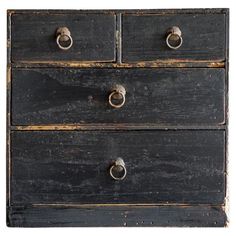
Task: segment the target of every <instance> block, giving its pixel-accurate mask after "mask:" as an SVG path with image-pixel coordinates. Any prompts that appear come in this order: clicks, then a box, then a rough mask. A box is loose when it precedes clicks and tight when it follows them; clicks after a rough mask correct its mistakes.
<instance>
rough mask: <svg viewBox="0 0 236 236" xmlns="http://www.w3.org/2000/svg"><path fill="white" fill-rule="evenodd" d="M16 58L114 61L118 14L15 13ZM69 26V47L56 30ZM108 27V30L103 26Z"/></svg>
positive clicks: (13, 34)
mask: <svg viewBox="0 0 236 236" xmlns="http://www.w3.org/2000/svg"><path fill="white" fill-rule="evenodd" d="M11 19H12V22H11V27H12V32H11V40H12V52H11V53H12V54H11V58H12V61H13V62H17V61H19V60H29V61H32V60H36V61H45V60H55V61H64V60H76V61H81V60H82V61H109V62H112V61H115V54H116V52H115V45H116V41H115V34H116V24H115V22H116V20H115V15H114V14H112V13H110V14H101V13H100V14H78V13H77V14H73V15H70V14H66V13H65V14H45V13H38V14H33V13H31V14H17V13H16V14H15V13H14V14H12V16H11ZM59 27H67V28H68V29H69V30H70V32H71V37H72V38H73V45H72V47H71V48H70V49H69V50H66V51H65V50H61V49H59V47H58V46H57V44H56V31H57V29H58V28H59ZM104 29H105V30H104Z"/></svg>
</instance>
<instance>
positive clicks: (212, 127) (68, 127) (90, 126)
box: [11, 123, 226, 131]
mask: <svg viewBox="0 0 236 236" xmlns="http://www.w3.org/2000/svg"><path fill="white" fill-rule="evenodd" d="M225 128H226V125H218V126H217V125H198V126H196V125H178V126H176V125H158V124H151V123H144V124H119V125H118V124H106V123H98V124H87V125H86V124H85V125H84V124H81V125H74V124H67V125H57V124H49V125H23V126H11V130H21V131H23V130H28V131H37V130H48V131H49V130H51V131H52V130H166V131H168V130H186V129H188V130H225Z"/></svg>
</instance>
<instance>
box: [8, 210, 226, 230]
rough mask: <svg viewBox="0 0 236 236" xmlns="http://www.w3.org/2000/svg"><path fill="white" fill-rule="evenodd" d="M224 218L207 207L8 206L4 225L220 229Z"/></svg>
mask: <svg viewBox="0 0 236 236" xmlns="http://www.w3.org/2000/svg"><path fill="white" fill-rule="evenodd" d="M226 221H227V219H226V215H225V212H224V210H223V209H222V208H221V207H211V206H151V207H145V206H140V207H138V206H136V207H134V206H132V207H129V206H115V207H114V206H113V207H112V206H109V207H81V208H79V207H66V206H64V207H30V208H27V207H9V214H8V226H14V227H58V226H60V227H76V226H96V227H101V226H116V227H117V226H141V227H144V226H146V227H150V226H182V227H184V226H185V227H186V226H187V227H197V226H200V227H222V226H225V224H226Z"/></svg>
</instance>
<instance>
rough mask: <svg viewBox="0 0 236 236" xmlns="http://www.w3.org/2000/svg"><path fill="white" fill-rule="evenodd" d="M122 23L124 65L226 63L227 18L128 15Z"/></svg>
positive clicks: (124, 16) (223, 15) (206, 15)
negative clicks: (176, 28) (129, 63)
mask: <svg viewBox="0 0 236 236" xmlns="http://www.w3.org/2000/svg"><path fill="white" fill-rule="evenodd" d="M122 19H123V21H122V25H123V28H122V55H123V61H124V62H134V61H154V60H164V59H170V60H171V59H175V60H225V50H226V49H225V44H226V39H225V35H226V34H225V24H226V22H225V14H178V15H174V14H166V15H165V14H164V15H155V14H149V15H145V14H144V15H134V14H126V15H123V18H122ZM173 26H177V27H178V28H179V30H180V31H178V30H177V31H175V30H173ZM170 33H172V34H171V35H170ZM168 36H169V38H168V39H167V37H168ZM180 37H181V38H182V42H181V38H180ZM167 42H168V43H169V44H170V46H172V47H173V46H174V47H178V46H179V48H177V49H173V48H170V47H169V46H168V44H167ZM181 43H182V44H181ZM180 45H181V46H180Z"/></svg>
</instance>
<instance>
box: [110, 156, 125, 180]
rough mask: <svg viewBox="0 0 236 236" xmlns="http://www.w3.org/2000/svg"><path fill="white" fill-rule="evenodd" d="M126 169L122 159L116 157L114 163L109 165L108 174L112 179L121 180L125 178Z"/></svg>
mask: <svg viewBox="0 0 236 236" xmlns="http://www.w3.org/2000/svg"><path fill="white" fill-rule="evenodd" d="M126 174H127V170H126V167H125V163H124V161H123V159H121V158H118V159H117V160H116V161H115V162H114V164H113V165H112V166H111V167H110V176H111V177H112V178H113V179H114V180H122V179H124V178H125V176H126Z"/></svg>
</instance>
